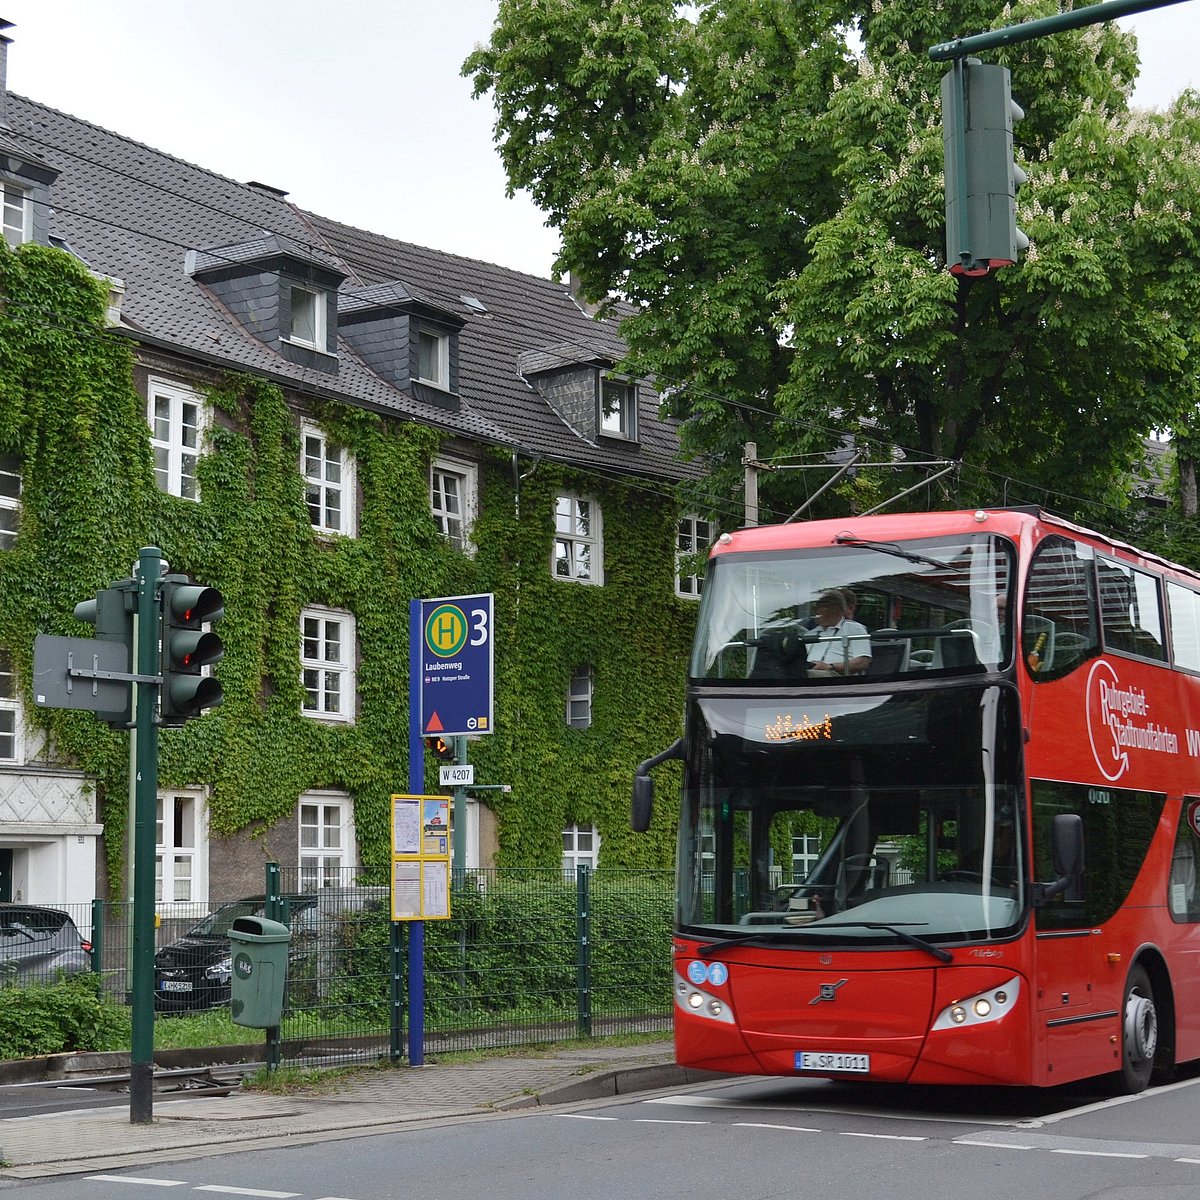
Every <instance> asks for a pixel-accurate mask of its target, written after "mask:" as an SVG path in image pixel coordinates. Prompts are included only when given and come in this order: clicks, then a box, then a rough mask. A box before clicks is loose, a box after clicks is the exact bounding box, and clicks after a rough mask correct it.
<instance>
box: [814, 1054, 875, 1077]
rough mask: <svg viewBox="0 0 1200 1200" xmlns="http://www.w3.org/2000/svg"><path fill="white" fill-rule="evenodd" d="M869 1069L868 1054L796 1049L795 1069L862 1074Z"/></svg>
mask: <svg viewBox="0 0 1200 1200" xmlns="http://www.w3.org/2000/svg"><path fill="white" fill-rule="evenodd" d="M870 1069H871V1056H870V1055H869V1054H818V1053H815V1052H813V1051H811V1050H797V1051H796V1070H797V1071H845V1072H847V1073H849V1074H855V1075H863V1074H866V1073H867V1072H868V1071H870Z"/></svg>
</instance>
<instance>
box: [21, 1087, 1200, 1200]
mask: <svg viewBox="0 0 1200 1200" xmlns="http://www.w3.org/2000/svg"><path fill="white" fill-rule="evenodd" d="M1198 1116H1200V1078H1194V1077H1193V1078H1190V1079H1185V1080H1183V1081H1180V1082H1178V1083H1175V1084H1172V1085H1170V1086H1168V1087H1166V1088H1161V1089H1156V1090H1152V1091H1150V1092H1147V1093H1145V1094H1143V1095H1142V1096H1140V1097H1135V1098H1121V1099H1114V1098H1111V1097H1107V1096H1105V1095H1104V1094H1103V1093H1102V1091H1100V1090H1099V1089H1097V1088H1096V1087H1095V1086H1092V1087H1091V1088H1090V1089H1088V1088H1082V1087H1081V1088H1073V1089H1062V1090H1059V1091H1056V1092H1053V1093H1048V1092H1045V1091H1032V1090H1021V1091H1019V1092H1018V1091H1011V1090H998V1089H996V1090H993V1089H987V1090H983V1089H974V1090H969V1091H968V1090H963V1089H903V1088H888V1089H880V1088H865V1087H863V1086H861V1085H859V1086H855V1085H850V1084H835V1083H827V1082H823V1081H819V1080H778V1079H769V1080H768V1079H756V1080H744V1081H743V1080H732V1081H730V1082H728V1083H724V1082H720V1083H716V1084H712V1083H709V1084H703V1085H695V1086H692V1087H688V1088H679V1089H671V1090H667V1091H662V1092H657V1093H647V1094H644V1095H639V1096H633V1097H629V1098H626V1099H610V1100H604V1101H591V1102H588V1103H586V1104H578V1105H569V1106H563V1107H561V1108H557V1109H532V1110H524V1111H522V1112H519V1113H512V1114H505V1115H497V1116H494V1117H485V1118H482V1119H480V1118H472V1119H469V1120H465V1121H450V1122H445V1123H442V1124H440V1125H438V1126H434V1127H428V1126H427V1127H422V1128H419V1129H418V1128H414V1129H412V1130H409V1131H405V1132H402V1133H391V1134H386V1135H379V1136H371V1137H363V1138H355V1139H346V1140H341V1141H335V1142H322V1143H318V1144H312V1145H306V1146H297V1147H295V1148H288V1149H283V1150H266V1151H258V1152H245V1153H238V1154H227V1155H217V1156H210V1157H204V1158H197V1159H191V1160H185V1161H175V1162H169V1163H168V1162H162V1163H156V1162H155V1161H153V1160H152V1159H150V1158H148V1159H147V1161H146V1162H144V1163H140V1164H139V1165H138V1166H137V1167H133V1168H129V1169H125V1170H120V1171H115V1172H111V1173H96V1174H91V1175H79V1176H74V1177H60V1178H57V1179H52V1180H47V1181H45V1182H41V1183H31V1182H29V1181H25V1182H23V1183H22V1184H21V1188H22V1196H23V1197H28V1200H129V1198H130V1197H131V1196H142V1195H145V1196H151V1195H154V1194H156V1193H157V1194H159V1195H161V1194H162V1193H163V1192H164V1191H166V1192H169V1193H170V1194H172V1195H174V1196H183V1195H186V1194H192V1193H199V1194H203V1195H207V1196H211V1195H214V1194H224V1195H237V1196H242V1197H246V1196H250V1197H256V1196H257V1197H264V1198H267V1200H401V1198H403V1200H414V1198H416V1200H420V1198H424V1197H428V1198H429V1200H434V1198H438V1197H445V1196H462V1195H470V1194H479V1195H486V1196H487V1197H488V1200H563V1198H564V1197H570V1200H614V1198H620V1200H650V1198H654V1200H658V1198H659V1197H671V1198H674V1197H686V1198H687V1200H735V1198H736V1200H758V1198H762V1200H766V1198H772V1200H774V1198H776V1197H789V1198H793V1197H794V1198H799V1200H807V1198H809V1197H812V1198H814V1200H816V1198H820V1200H827V1198H831V1197H837V1196H843V1195H864V1196H905V1197H920V1200H963V1198H964V1197H969V1198H970V1200H988V1198H990V1197H993V1196H994V1197H997V1198H999V1197H1004V1198H1005V1200H1008V1198H1010V1197H1013V1196H1019V1197H1021V1200H1087V1198H1090V1197H1097V1196H1103V1197H1104V1198H1105V1200H1132V1198H1134V1197H1136V1198H1137V1200H1168V1198H1170V1200H1176V1198H1180V1200H1182V1198H1183V1197H1188V1198H1189V1200H1190V1198H1191V1197H1194V1196H1196V1195H1197V1194H1200V1120H1197V1117H1198Z"/></svg>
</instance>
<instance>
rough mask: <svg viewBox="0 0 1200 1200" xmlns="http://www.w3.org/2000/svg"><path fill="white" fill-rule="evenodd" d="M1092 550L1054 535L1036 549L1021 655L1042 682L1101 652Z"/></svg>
mask: <svg viewBox="0 0 1200 1200" xmlns="http://www.w3.org/2000/svg"><path fill="white" fill-rule="evenodd" d="M1099 649H1100V635H1099V629H1098V627H1097V620H1096V592H1095V575H1094V574H1093V572H1092V550H1091V547H1090V546H1084V545H1081V544H1079V543H1078V542H1073V541H1071V540H1070V539H1069V538H1063V537H1048V538H1047V539H1046V540H1045V541H1044V542H1042V544H1041V545H1040V546H1039V547H1038V548H1037V550H1036V551H1035V552H1034V556H1033V561H1032V562H1031V563H1030V566H1029V580H1028V583H1027V584H1026V587H1025V603H1024V606H1023V609H1022V612H1021V657H1022V658H1023V659H1024V660H1025V666H1026V669H1027V670H1028V671H1029V672H1030V674H1031V675H1032V676H1033V678H1034V679H1035V680H1036V681H1038V682H1044V681H1047V680H1051V679H1061V678H1062V676H1064V675H1066V674H1068V673H1069V672H1070V671H1073V670H1075V668H1076V667H1078V666H1079V665H1080V664H1081V663H1083V662H1085V661H1086V660H1087V659H1089V658H1092V657H1093V656H1094V655H1095V654H1097V653H1098V652H1099Z"/></svg>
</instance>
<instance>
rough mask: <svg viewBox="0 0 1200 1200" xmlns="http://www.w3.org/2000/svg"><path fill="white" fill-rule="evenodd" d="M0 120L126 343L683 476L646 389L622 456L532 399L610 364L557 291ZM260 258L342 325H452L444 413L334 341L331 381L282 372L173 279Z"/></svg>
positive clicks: (613, 333) (500, 437) (421, 417)
mask: <svg viewBox="0 0 1200 1200" xmlns="http://www.w3.org/2000/svg"><path fill="white" fill-rule="evenodd" d="M8 120H9V125H10V127H11V133H12V135H13V136H15V137H16V138H18V139H20V144H21V145H23V146H25V147H26V148H27V149H28V150H29V151H31V152H32V153H33V154H36V155H38V156H39V157H40V158H41V159H42V160H43V161H44V162H46V163H48V164H49V165H50V166H52V167H53V168H54V169H56V170H57V171H58V172H59V175H58V178H57V179H56V180H55V182H54V184H53V187H52V191H51V201H52V208H53V215H52V218H51V224H50V231H51V236H52V238H53V239H54V240H55V241H56V242H57V243H59V244H63V245H65V246H67V247H69V248H70V250H71V251H72V252H73V253H75V254H77V255H78V256H79V257H80V258H81V259H82V260H83V261H84V262H85V263H86V264H87V265H88V266H89V267H90V268H91V269H92V270H94V271H96V272H97V273H101V274H103V275H106V276H112V277H115V278H117V279H120V280H122V281H123V282H124V284H125V293H124V302H123V308H122V322H123V325H125V326H126V328H127V329H128V330H129V332H130V334H131V336H133V337H134V338H135V339H140V340H142V341H144V342H146V343H147V344H150V345H157V346H161V347H166V348H169V349H173V350H177V351H178V352H180V353H181V354H183V355H186V356H191V357H194V358H197V359H200V360H202V361H204V362H206V363H209V364H215V365H218V366H228V367H230V368H232V369H236V370H243V371H247V372H251V373H254V374H258V375H262V376H266V377H268V378H271V379H274V380H276V381H278V382H280V383H281V384H283V385H285V386H287V387H290V388H292V389H294V390H296V391H298V392H300V393H307V394H313V395H320V396H325V397H328V396H334V397H338V398H341V399H343V400H345V401H347V402H349V403H352V404H357V405H361V406H363V407H368V408H372V409H375V410H377V411H381V412H385V413H392V414H395V415H396V416H399V417H405V418H411V419H413V420H416V421H420V422H422V423H425V424H428V425H432V426H435V427H437V428H441V429H444V430H447V431H449V432H452V433H455V434H459V435H461V436H463V437H465V438H469V439H473V440H477V441H482V442H485V443H490V444H494V445H501V446H504V447H509V448H512V449H514V450H520V451H522V452H523V453H525V454H528V455H531V456H534V457H545V458H550V459H554V460H558V461H564V462H569V463H572V464H575V465H578V466H582V467H589V468H593V469H596V470H598V471H600V472H602V473H604V474H606V475H612V474H620V475H632V476H637V477H641V478H656V479H664V480H674V479H679V478H681V477H687V476H692V475H695V474H696V473H698V470H699V468H698V467H697V466H696V465H695V464H690V463H683V462H681V461H679V460H678V458H677V449H678V442H677V435H676V427H675V425H674V424H673V423H671V422H664V421H662V420H660V419H659V417H658V411H657V409H658V406H657V400H656V398H655V397H654V396H653V394H652V393H651V392H650V389H649V388H641V389H640V394H641V402H640V411H639V438H640V441H639V443H637V444H627V443H620V442H614V443H612V444H609V443H608V442H606V441H605V440H604V439H598V440H597V442H596V443H595V444H593V443H591V442H589V441H587V440H585V439H583V438H581V437H580V436H579V435H577V434H576V433H574V432H573V431H572V430H571V429H570V428H569V427H568V426H567V425H566V424H565V422H564V421H563V420H562V419H561V418H560V417H559V416H558V415H557V414H556V413H555V412H554V410H553V409H552V408H551V407H550V405H549V404H548V403H546V401H545V400H543V399H542V398H541V396H540V395H538V394H537V392H536V391H535V390H534V389H533V387H532V386H531V383H530V381H529V380H530V377H531V374H536V373H537V371H539V370H541V371H544V370H552V369H553V367H554V364H555V363H556V362H562V364H563V365H564V366H569V365H571V364H578V363H583V362H594V363H613V362H616V361H618V360H619V359H620V358H621V357H622V355H623V354H624V350H625V347H624V344H623V343H622V341H621V339H620V337H619V335H618V333H617V330H616V327H615V325H614V323H612V322H609V321H594V320H592V319H591V318H589V317H588V316H587V315H585V314H584V313H583V312H582V311H581V310H580V308H579V307H578V306H577V305H576V304H575V302H574V300H573V299H572V298H571V296H570V294H569V292H568V290H567V288H566V287H565V286H564V285H562V284H558V283H553V282H551V281H550V280H546V279H540V278H538V277H536V276H532V275H526V274H523V273H521V272H519V271H513V270H510V269H508V268H505V267H499V266H494V265H492V264H489V263H483V262H478V261H476V260H474V259H468V258H462V257H459V256H457V255H453V254H447V253H444V252H442V251H438V250H432V249H428V248H426V247H422V246H415V245H412V244H410V243H407V242H400V241H396V240H394V239H391V238H386V237H382V236H380V235H377V234H372V233H367V232H364V231H362V230H357V229H353V228H350V227H349V226H346V225H342V224H339V223H338V222H336V221H333V220H330V219H328V218H326V217H322V216H319V215H317V214H315V213H308V212H304V211H302V210H300V209H298V208H297V207H296V206H294V205H292V204H290V203H289V202H288V201H287V200H286V199H285V195H284V193H280V192H278V191H276V190H274V189H264V188H261V187H255V186H251V185H248V184H242V183H237V182H236V181H234V180H231V179H227V178H225V177H223V176H221V175H218V174H215V173H214V172H212V171H207V170H205V169H203V168H201V167H197V166H194V165H192V164H191V163H187V162H184V161H183V160H181V159H178V158H175V157H173V156H172V155H170V154H166V153H164V152H162V151H159V150H155V149H152V148H150V147H148V146H145V145H142V144H141V143H139V142H135V141H133V140H131V139H129V138H126V137H122V136H121V135H119V134H116V133H112V132H110V131H108V130H105V129H102V128H100V127H98V126H96V125H93V124H91V123H89V122H87V121H84V120H81V119H79V118H77V117H72V116H69V115H67V114H64V113H61V112H58V111H57V110H55V109H52V108H49V107H47V106H45V105H42V104H38V103H36V102H35V101H31V100H28V99H26V98H24V97H21V96H18V95H15V94H12V93H10V94H9V96H8ZM223 248H225V249H224V250H223ZM271 249H283V250H285V251H286V252H288V253H290V254H292V255H295V256H299V257H302V258H306V259H307V260H308V261H311V262H314V263H318V264H321V265H324V266H326V267H327V268H328V269H330V270H333V271H335V272H336V273H337V274H344V275H345V276H346V279H345V282H344V283H343V284H342V288H341V293H340V305H341V308H342V310H343V311H350V310H352V309H353V308H355V307H358V306H360V305H361V304H362V303H363V302H364V301H369V302H371V303H372V304H373V305H378V304H380V303H382V304H386V303H387V302H388V301H389V299H393V300H394V301H395V302H396V303H397V304H401V303H404V302H405V301H407V303H408V304H409V305H411V303H412V302H413V301H414V300H415V301H417V302H418V303H421V304H424V305H426V306H430V307H433V308H437V309H442V310H445V311H446V312H448V313H450V314H453V315H454V316H455V317H457V318H461V319H462V321H463V327H462V330H461V332H460V334H459V376H458V377H459V381H460V395H461V399H462V404H461V406H460V407H459V409H458V410H457V411H453V412H451V411H447V410H446V409H444V408H439V407H437V406H435V405H432V404H428V403H424V402H423V401H421V400H420V399H418V398H417V397H416V396H414V395H411V394H409V393H408V392H406V391H402V390H400V389H398V388H396V387H395V386H393V385H392V384H390V383H388V382H387V381H386V380H384V379H382V378H381V377H379V376H378V375H376V374H375V373H374V372H372V371H371V370H370V369H368V368H367V366H366V365H365V364H364V363H363V362H362V360H361V359H360V358H358V356H357V355H356V354H355V353H354V352H353V351H352V350H351V349H350V347H349V346H348V345H347V344H346V342H345V341H342V342H341V343H340V345H339V369H338V372H337V374H336V375H330V374H328V373H326V372H322V371H318V370H314V369H311V368H309V367H306V366H303V365H300V364H297V363H291V362H289V361H287V360H286V359H285V358H283V357H282V356H281V355H280V354H278V353H277V352H276V351H275V350H273V349H272V348H271V347H269V346H268V345H266V344H264V343H263V342H260V341H259V340H258V339H256V338H255V337H254V336H253V335H252V334H250V333H249V332H248V331H247V330H246V329H245V328H244V327H243V326H242V325H241V324H240V322H239V321H238V320H237V319H236V318H235V317H234V316H233V315H232V314H231V313H229V312H228V311H227V310H226V309H225V308H224V307H223V306H222V305H221V304H220V303H219V301H218V300H217V299H216V298H215V297H214V296H213V295H212V293H211V292H210V291H209V290H208V289H207V288H206V287H204V286H203V285H202V283H201V282H200V281H198V280H197V279H195V278H193V277H192V276H191V275H189V273H188V271H187V269H186V267H187V265H188V259H189V252H192V253H191V256H190V257H191V262H192V264H193V266H194V264H195V263H197V262H200V263H203V264H205V265H208V266H212V265H215V264H216V263H218V262H219V261H220V260H221V256H222V253H227V254H228V256H229V257H230V258H231V259H235V258H236V259H240V258H242V257H243V256H244V255H246V254H250V253H252V252H253V253H258V252H259V251H270V250H271ZM531 365H532V366H533V367H534V370H533V371H532V372H531V371H530V366H531Z"/></svg>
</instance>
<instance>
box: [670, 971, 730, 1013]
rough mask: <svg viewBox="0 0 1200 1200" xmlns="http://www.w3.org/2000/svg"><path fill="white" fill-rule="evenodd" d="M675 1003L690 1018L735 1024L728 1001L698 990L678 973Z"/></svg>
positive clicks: (700, 989)
mask: <svg viewBox="0 0 1200 1200" xmlns="http://www.w3.org/2000/svg"><path fill="white" fill-rule="evenodd" d="M675 1003H676V1004H677V1005H678V1006H679V1007H680V1008H681V1009H683V1010H684V1011H685V1012H686V1013H688V1014H689V1015H690V1016H694V1017H704V1018H706V1019H707V1020H709V1021H720V1022H721V1023H722V1024H723V1025H732V1024H733V1010H732V1009H731V1008H730V1007H729V1003H728V1001H726V1000H722V999H721V998H720V997H718V996H714V995H713V994H712V993H711V992H706V991H704V990H703V989H702V988H698V987H697V986H696V985H695V984H694V983H691V982H689V981H688V980H686V979H684V977H683V976H682V975H680V974H679V973H678V972H676V975H675Z"/></svg>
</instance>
